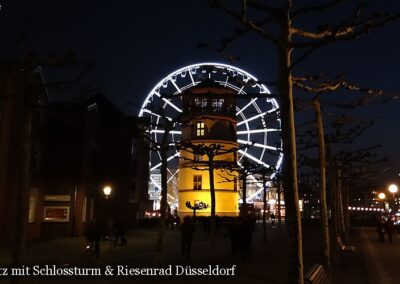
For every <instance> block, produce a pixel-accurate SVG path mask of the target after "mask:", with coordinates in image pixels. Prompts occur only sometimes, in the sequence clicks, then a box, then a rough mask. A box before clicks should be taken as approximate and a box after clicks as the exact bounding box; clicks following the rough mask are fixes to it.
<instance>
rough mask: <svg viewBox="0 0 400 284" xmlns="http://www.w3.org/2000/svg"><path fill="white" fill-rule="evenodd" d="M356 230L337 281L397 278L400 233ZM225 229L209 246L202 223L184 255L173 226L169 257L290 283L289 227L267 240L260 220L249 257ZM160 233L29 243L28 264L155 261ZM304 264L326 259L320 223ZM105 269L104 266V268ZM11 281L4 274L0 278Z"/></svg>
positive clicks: (308, 234) (272, 230) (308, 231)
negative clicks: (115, 241) (97, 245)
mask: <svg viewBox="0 0 400 284" xmlns="http://www.w3.org/2000/svg"><path fill="white" fill-rule="evenodd" d="M353 233H354V234H352V240H351V242H352V244H355V245H356V252H355V253H350V254H349V255H342V257H341V261H340V262H339V263H338V264H337V265H336V266H334V268H333V271H332V272H333V283H341V284H342V283H343V284H344V283H371V284H372V283H374V284H375V283H385V284H386V283H388V284H390V283H398V281H397V282H396V281H395V280H396V279H397V277H396V275H397V273H398V272H399V271H400V267H399V264H398V261H397V258H398V256H399V253H400V239H395V241H394V242H393V243H388V242H386V243H380V242H378V241H377V236H376V235H375V230H374V228H357V229H354V231H353ZM224 235H225V234H224V230H222V232H221V234H220V235H219V236H218V237H217V241H216V246H215V248H214V249H212V250H211V249H210V246H209V241H208V235H207V234H205V233H204V232H203V231H202V229H201V228H200V227H198V228H197V230H196V233H195V238H194V242H193V250H192V257H191V259H190V260H184V259H182V257H181V251H180V235H179V231H168V232H167V235H166V242H165V253H164V263H165V264H166V265H168V264H171V265H173V268H175V265H181V266H182V267H185V266H191V267H208V265H210V264H211V265H213V266H212V267H216V265H219V266H220V267H226V268H232V267H233V265H236V268H235V270H236V276H234V277H215V276H202V277H199V276H196V277H193V276H191V277H190V279H189V280H190V283H191V284H192V283H204V281H207V282H208V283H214V282H215V283H217V282H218V283H249V282H251V283H263V284H265V283H271V284H274V283H282V284H283V283H287V280H286V279H287V275H286V271H287V259H286V255H287V254H286V253H287V251H286V242H285V234H284V228H282V232H281V233H279V230H278V228H277V226H274V227H271V225H270V224H268V230H267V236H268V238H267V242H266V243H263V240H262V230H261V224H258V225H257V227H256V231H255V233H254V237H253V249H252V255H251V258H249V259H245V260H242V259H237V260H234V259H233V257H232V254H231V250H230V242H229V239H228V238H225V236H224ZM156 237H157V232H156V230H155V229H147V230H134V231H131V232H130V233H129V238H128V248H127V249H123V248H119V247H118V248H115V249H113V250H111V251H110V250H109V242H107V241H102V243H101V254H100V257H99V258H98V259H96V258H93V257H89V256H87V255H85V252H84V251H85V250H84V247H85V245H86V242H85V240H84V239H83V238H65V239H62V238H59V239H54V240H51V241H46V242H39V243H36V244H33V245H31V246H29V247H28V249H27V255H26V264H28V265H34V264H41V265H45V264H57V265H59V266H60V267H73V266H86V267H98V266H100V267H105V266H106V265H112V267H114V268H115V267H116V265H126V266H127V267H128V268H131V267H133V268H139V267H155V266H154V244H155V240H156ZM303 239H304V241H303V250H304V268H305V271H307V270H308V269H309V268H310V267H311V266H312V265H313V264H314V263H320V261H321V253H320V251H321V246H320V244H321V241H320V234H319V229H318V227H307V228H304V230H303ZM6 253H7V251H0V266H4V265H6V263H7V258H6ZM102 271H104V270H102ZM20 280H21V281H20V283H23V284H25V283H26V284H36V283H38V284H39V283H59V284H62V283H76V284H78V283H115V282H116V280H117V281H118V282H129V283H143V282H144V281H145V282H146V283H177V282H182V283H183V282H185V283H187V282H188V278H185V277H178V276H167V277H154V276H150V277H146V278H143V277H142V278H140V277H137V276H129V277H128V276H127V277H118V278H117V279H116V277H115V276H114V277H110V276H109V277H86V278H85V277H83V278H78V277H47V278H44V277H41V278H33V277H23V278H21V279H20ZM8 282H9V281H8V280H7V279H4V278H1V277H0V283H1V284H6V283H8Z"/></svg>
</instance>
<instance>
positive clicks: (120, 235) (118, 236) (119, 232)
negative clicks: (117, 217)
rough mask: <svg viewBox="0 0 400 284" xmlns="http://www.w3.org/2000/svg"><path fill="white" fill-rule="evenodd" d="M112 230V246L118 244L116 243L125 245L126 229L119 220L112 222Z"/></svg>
mask: <svg viewBox="0 0 400 284" xmlns="http://www.w3.org/2000/svg"><path fill="white" fill-rule="evenodd" d="M113 231H114V237H115V239H114V246H118V244H120V245H121V246H125V245H126V234H127V230H126V228H125V226H124V225H123V224H122V222H121V221H115V222H114V226H113Z"/></svg>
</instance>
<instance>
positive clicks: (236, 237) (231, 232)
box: [225, 217, 242, 260]
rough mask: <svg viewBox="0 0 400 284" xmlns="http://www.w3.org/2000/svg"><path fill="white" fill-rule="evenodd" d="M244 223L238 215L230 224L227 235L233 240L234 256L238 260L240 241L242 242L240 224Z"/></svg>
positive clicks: (232, 249)
mask: <svg viewBox="0 0 400 284" xmlns="http://www.w3.org/2000/svg"><path fill="white" fill-rule="evenodd" d="M241 223H242V218H241V217H237V218H235V219H234V220H233V222H232V223H231V224H229V226H228V229H227V231H226V235H225V236H226V237H229V240H230V242H231V251H232V257H233V259H234V260H236V258H237V255H238V251H239V248H240V242H241V234H240V229H241V228H240V225H241Z"/></svg>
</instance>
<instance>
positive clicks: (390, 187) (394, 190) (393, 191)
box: [389, 184, 399, 207]
mask: <svg viewBox="0 0 400 284" xmlns="http://www.w3.org/2000/svg"><path fill="white" fill-rule="evenodd" d="M398 190H399V189H398V187H397V185H395V184H391V185H389V191H390V192H391V193H392V194H393V207H395V205H396V198H395V194H396V192H397V191H398Z"/></svg>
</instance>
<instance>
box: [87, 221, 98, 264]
mask: <svg viewBox="0 0 400 284" xmlns="http://www.w3.org/2000/svg"><path fill="white" fill-rule="evenodd" d="M100 238H101V229H100V226H99V224H98V222H97V220H96V219H93V220H92V221H91V222H89V224H88V225H87V227H86V239H87V241H88V243H89V248H90V254H92V253H93V254H94V256H95V257H96V258H98V257H99V255H100Z"/></svg>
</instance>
